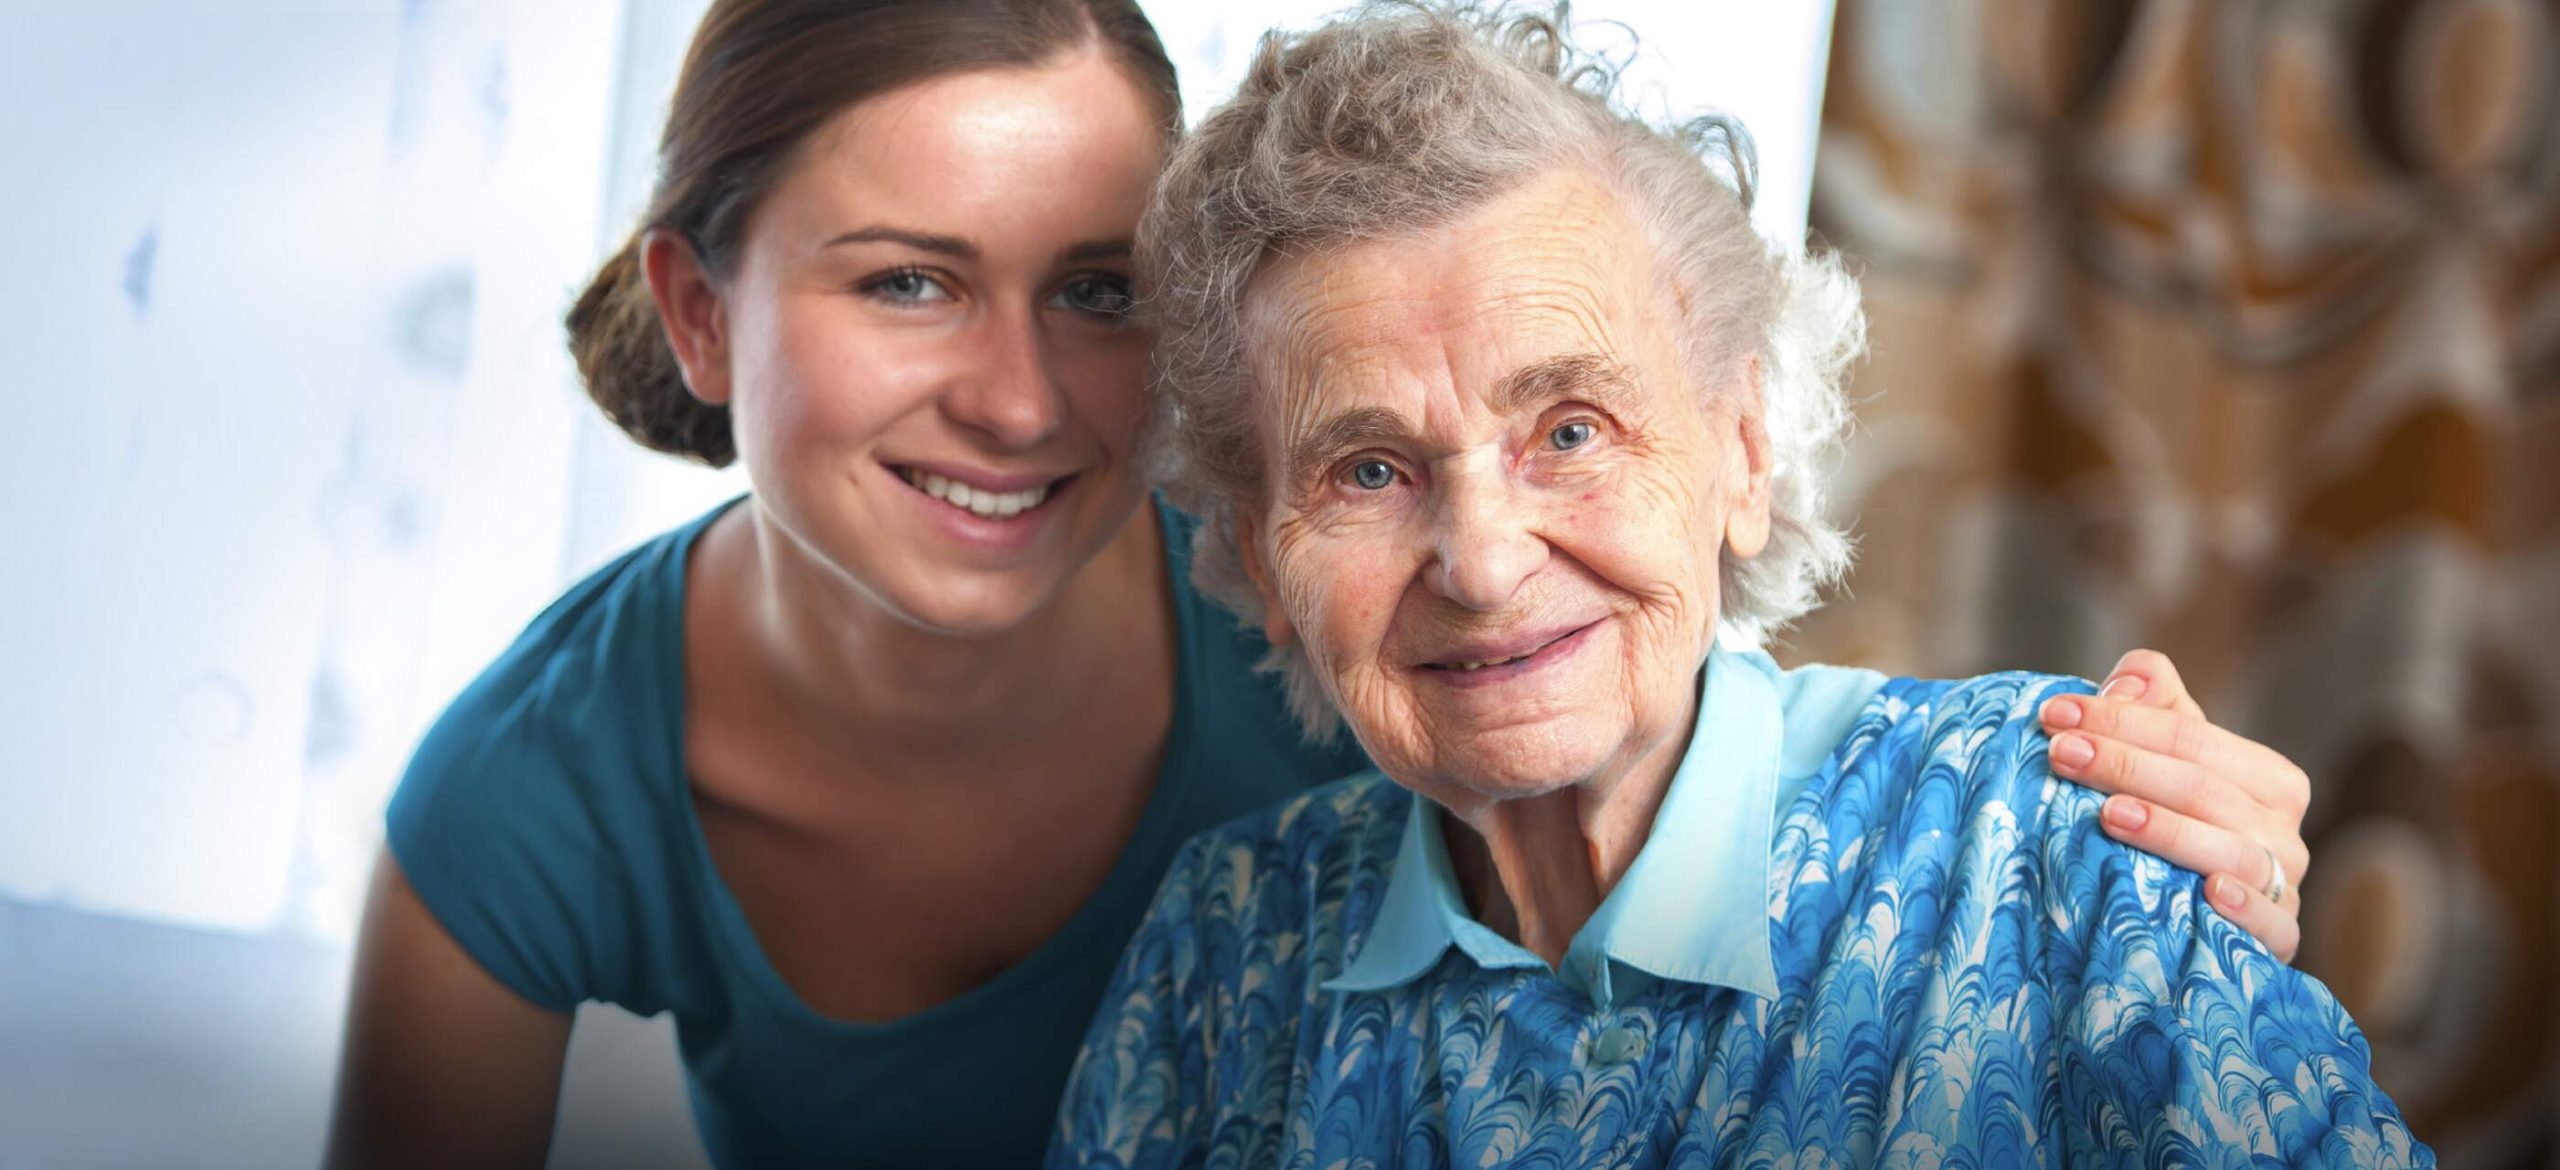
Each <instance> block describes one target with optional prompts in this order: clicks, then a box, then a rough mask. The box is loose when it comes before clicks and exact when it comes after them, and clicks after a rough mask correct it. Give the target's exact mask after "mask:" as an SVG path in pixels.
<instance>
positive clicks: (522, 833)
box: [388, 502, 1367, 1167]
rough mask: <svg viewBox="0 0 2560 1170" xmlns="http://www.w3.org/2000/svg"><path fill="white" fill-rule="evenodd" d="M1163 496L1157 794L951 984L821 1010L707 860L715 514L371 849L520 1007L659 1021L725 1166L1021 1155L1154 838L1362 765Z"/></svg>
mask: <svg viewBox="0 0 2560 1170" xmlns="http://www.w3.org/2000/svg"><path fill="white" fill-rule="evenodd" d="M723 510H725V509H723ZM1157 511H1158V519H1159V522H1160V523H1161V524H1162V525H1163V526H1164V531H1165V547H1166V549H1167V551H1168V554H1169V555H1168V560H1169V562H1170V572H1171V575H1172V585H1173V597H1174V608H1175V612H1176V614H1177V616H1178V621H1179V625H1180V639H1181V641H1180V646H1181V650H1180V657H1179V672H1180V673H1179V678H1178V681H1177V685H1176V688H1175V696H1176V697H1175V701H1174V716H1173V731H1172V737H1171V739H1170V740H1169V741H1168V742H1167V744H1166V748H1165V753H1164V764H1163V767H1162V771H1161V773H1160V774H1159V776H1158V778H1157V781H1156V788H1155V793H1154V795H1153V796H1152V797H1151V798H1150V800H1149V802H1148V805H1147V809H1146V811H1145V813H1144V814H1143V815H1142V817H1141V819H1140V820H1139V823H1138V829H1137V832H1136V834H1135V835H1134V836H1133V837H1132V838H1131V840H1130V842H1129V845H1128V848H1127V849H1126V851H1124V852H1123V853H1122V855H1121V857H1120V859H1119V861H1118V862H1117V863H1116V865H1115V866H1114V867H1113V869H1112V871H1111V873H1110V875H1109V876H1108V877H1107V878H1105V879H1104V880H1103V883H1102V885H1101V887H1100V888H1099V889H1097V890H1095V892H1094V893H1093V896H1092V898H1091V899H1090V900H1089V901H1088V902H1087V903H1086V904H1085V905H1084V907H1083V908H1082V909H1080V910H1079V911H1077V913H1076V914H1075V916H1074V917H1073V918H1071V919H1070V920H1069V921H1068V923H1067V925H1066V926H1065V927H1064V928H1063V929H1061V930H1060V931H1059V932H1058V933H1057V934H1056V935H1055V936H1053V937H1051V938H1050V939H1049V940H1048V942H1046V943H1044V944H1042V945H1041V946H1040V948H1039V949H1037V950H1035V951H1033V952H1032V953H1031V954H1030V955H1029V956H1028V957H1026V958H1024V959H1023V960H1022V961H1021V962H1019V963H1016V964H1014V965H1013V966H1012V967H1011V968H1008V969H1007V970H1005V971H1004V972H1003V973H1001V974H999V975H997V976H996V977H995V978H993V979H991V980H989V981H988V982H986V983H985V984H983V985H981V986H979V987H977V988H975V989H973V990H971V991H969V992H968V993H966V994H964V995H962V996H960V997H959V998H957V999H953V1000H951V1001H949V1002H946V1003H943V1004H940V1005H937V1006H935V1007H932V1008H929V1009H927V1010H925V1011H922V1012H918V1013H916V1014H915V1015H912V1016H908V1017H906V1018H904V1019H900V1020H896V1021H892V1022H889V1023H881V1024H854V1023H846V1022H842V1021H838V1020H835V1019H831V1018H828V1017H825V1016H821V1015H819V1014H818V1013H817V1012H816V1011H815V1010H814V1009H812V1008H811V1007H809V1006H808V1005H807V1004H806V1003H804V1002H802V1001H801V1000H800V998H799V997H798V995H796V994H795V993H794V992H793V991H792V990H791V988H790V986H789V985H788V984H787V983H785V982H784V981H783V979H782V976H781V975H780V973H779V972H777V971H776V970H775V969H774V967H773V965H772V963H771V962H770V961H769V960H768V959H767V958H766V957H765V954H764V951H763V949H762V947H761V946H759V945H758V943H757V941H756V938H755V934H754V932H753V931H752V930H751V929H750V928H749V926H748V924H747V919H746V916H745V914H744V912H743V911H741V910H740V909H739V906H738V903H737V900H736V899H735V898H734V897H733V896H732V895H731V894H730V892H729V889H728V887H727V886H726V885H725V884H723V883H722V881H721V879H720V875H719V874H718V872H717V871H716V870H715V869H714V868H713V866H712V863H711V856H710V852H709V850H708V848H707V846H706V845H705V844H704V839H703V835H702V829H701V826H700V824H699V823H698V821H697V820H696V818H695V815H694V807H693V801H692V798H691V795H690V792H689V785H688V781H687V778H686V775H685V770H684V685H685V680H684V654H683V647H684V630H683V621H684V587H685V580H684V577H685V561H686V556H687V553H688V552H689V551H690V550H691V548H692V547H693V543H694V540H695V539H696V538H697V537H698V536H699V535H700V534H701V533H702V531H703V529H704V528H706V527H708V526H709V524H710V522H711V520H712V519H713V518H714V517H716V516H718V515H719V511H714V512H713V513H711V514H710V515H706V516H704V517H702V518H701V519H699V520H696V521H694V522H692V523H690V524H687V525H685V526H684V527H682V528H679V529H676V530H675V531H672V532H669V533H667V534H665V535H663V536H660V537H658V538H657V539H655V540H652V541H650V542H649V543H647V544H645V545H642V546H641V547H639V548H638V549H635V550H633V551H632V552H631V553H629V554H628V555H626V556H624V557H622V558H621V559H620V560H617V561H615V562H614V563H612V564H610V565H607V566H605V567H604V569H602V570H601V571H599V572H597V573H596V574H595V575H594V576H591V577H589V578H587V579H586V580H585V581H583V582H581V583H579V584H578V585H577V586H576V587H575V588H573V589H571V590H569V592H568V593H567V594H566V595H564V596H562V597H561V598H560V600H559V601H557V602H555V603H553V605H552V606H551V608H549V609H548V610H545V611H544V612H543V614H542V615H541V616H540V617H538V618H536V619H535V620H534V622H533V624H532V626H530V627H529V628H527V629H526V630H525V632H524V634H523V636H522V637H520V638H518V639H517V640H516V643H515V644H514V645H513V646H512V647H510V648H509V649H508V650H507V651H506V653H505V654H503V655H500V656H499V658H498V660H497V661H496V662H494V663H492V664H491V665H490V666H489V668H488V670H487V671H486V672H484V673H482V674H481V676H480V677H479V679H478V680H476V681H474V682H473V683H472V684H471V686H470V687H469V688H468V689H466V690H464V691H463V693H462V694H461V696H460V697H458V698H456V699H455V700H454V702H453V705H452V706H451V707H450V708H449V709H447V710H446V711H445V713H444V715H443V717H442V718H440V719H438V720H437V721H436V725H435V727H434V728H433V729H432V730H430V731H429V732H428V733H427V736H426V739H425V741H424V742H423V743H422V744H421V745H420V746H419V748H418V752H417V755H416V757H415V758H414V759H412V760H411V762H410V764H409V769H408V772H407V774H406V775H405V776H403V777H402V779H401V781H400V787H399V791H398V792H397V793H395V794H394V795H393V797H392V800H391V808H390V814H389V825H388V828H389V843H390V848H391V851H392V854H393V856H394V857H396V858H397V859H398V860H399V863H400V867H401V869H402V871H403V872H404V873H405V874H406V875H407V876H408V879H409V883H410V884H411V885H412V886H413V887H415V888H416V889H417V892H418V896H419V897H420V898H421V899H422V900H424V902H425V903H426V905H427V908H428V909H429V910H430V911H432V912H433V913H434V914H435V916H436V919H437V921H438V922H440V923H442V924H443V925H444V928H445V930H446V931H447V932H448V933H450V934H451V935H452V936H453V937H454V940H455V941H456V942H458V943H460V944H461V945H462V948H463V949H464V950H465V951H467V952H469V953H470V955H471V956H472V957H473V958H474V959H476V960H478V961H479V963H480V965H481V966H482V967H484V968H486V969H487V970H488V972H489V973H490V974H491V975H493V976H495V977H496V978H497V979H498V980H499V981H500V982H502V983H504V984H506V985H507V986H508V987H511V988H513V989H514V990H515V991H516V992H517V993H518V994H520V995H522V996H524V997H525V998H526V999H527V1000H530V1001H532V1002H534V1003H536V1004H540V1005H542V1006H543V1007H546V1008H550V1009H553V1010H556V1011H568V1010H571V1009H573V1008H575V1007H576V1006H577V1005H578V1004H580V1003H582V1002H585V1001H587V1000H601V1001H604V1002H607V1003H613V1004H618V1005H621V1006H622V1007H624V1008H626V1009H628V1010H630V1011H632V1012H635V1013H638V1014H641V1015H651V1014H655V1013H657V1012H662V1011H665V1012H673V1013H674V1014H675V1021H676V1032H677V1036H678V1038H679V1040H680V1042H681V1045H682V1049H683V1053H684V1063H685V1071H686V1081H687V1084H688V1086H689V1088H690V1089H691V1093H692V1097H693V1106H694V1117H695V1120H696V1121H697V1123H698V1124H699V1126H700V1129H701V1133H702V1139H703V1145H704V1147H705V1148H706V1149H707V1150H708V1151H709V1152H710V1154H711V1158H712V1160H713V1161H714V1162H716V1163H718V1164H719V1165H721V1166H723V1167H748V1166H756V1167H763V1166H789V1165H802V1164H809V1165H830V1166H851V1165H866V1166H869V1165H897V1164H910V1165H936V1166H962V1165H987V1166H995V1165H1004V1166H1021V1165H1030V1164H1032V1163H1034V1162H1036V1161H1037V1160H1038V1159H1039V1157H1040V1154H1041V1151H1042V1149H1043V1147H1044V1146H1045V1144H1046V1143H1047V1141H1048V1137H1049V1129H1050V1124H1051V1122H1052V1120H1053V1119H1054V1118H1055V1116H1056V1112H1057V1102H1058V1096H1059V1093H1060V1091H1061V1090H1062V1089H1063V1087H1064V1085H1065V1083H1066V1077H1067V1069H1068V1066H1069V1065H1070V1064H1071V1063H1072V1062H1073V1061H1074V1059H1075V1054H1076V1048H1077V1045H1078V1044H1079V1043H1080V1042H1081V1041H1082V1040H1083V1038H1084V1031H1085V1025H1086V1023H1087V1022H1088V1021H1089V1020H1090V1019H1091V1018H1092V1015H1093V1010H1094V1006H1095V1004H1096V1003H1097V1002H1098V1001H1099V1000H1100V998H1101V996H1102V991H1103V987H1104V985H1105V984H1106V983H1107V982H1108V981H1109V979H1110V976H1111V971H1112V967H1113V965H1114V964H1115V963H1116V962H1117V961H1118V959H1119V957H1120V951H1121V948H1122V946H1123V945H1124V944H1126V943H1127V942H1128V940H1129V936H1130V935H1131V933H1132V932H1134V931H1135V930H1136V928H1137V924H1138V920H1139V918H1140V917H1141V915H1142V914H1143V913H1144V912H1145V910H1146V908H1147V903H1148V900H1149V899H1150V898H1151V897H1152V896H1153V895H1154V893H1155V889H1156V885H1157V883H1158V881H1159V880H1161V879H1162V878H1163V876H1164V872H1165V868H1166V867H1167V865H1169V864H1170V863H1171V861H1172V858H1173V854H1174V850H1175V848H1176V847H1177V846H1179V845H1180V844H1181V843H1182V842H1183V840H1184V839H1185V838H1187V837H1189V836H1191V835H1192V834H1193V833H1194V832H1197V831H1199V830H1201V829H1205V828H1207V827H1209V826H1211V825H1215V824H1218V823H1220V822H1223V821H1227V820H1230V819H1232V818H1234V817H1237V816H1239V815H1242V814H1244V813H1247V812H1251V811H1253V810H1255V809H1257V808H1259V807H1261V806H1263V805H1267V804H1271V803H1273V802H1275V801H1278V800H1280V799H1282V798H1284V797H1288V796H1293V795H1295V794H1297V793H1298V792H1300V791H1302V790H1304V789H1306V788H1308V787H1310V786H1313V785H1315V784H1318V783H1321V782H1323V781H1327V780H1330V779H1333V778H1335V777H1337V776H1341V775H1344V774H1347V773H1350V772H1356V771H1360V770H1363V769H1365V768H1366V767H1367V761H1365V760H1364V759H1362V758H1361V757H1360V755H1359V753H1358V751H1357V749H1356V748H1353V747H1350V746H1348V741H1347V740H1346V741H1345V746H1342V747H1339V748H1333V749H1325V748H1319V747H1315V746H1311V745H1309V744H1307V743H1305V742H1304V741H1303V740H1302V738H1301V737H1300V735H1299V733H1298V730H1297V728H1296V726H1295V725H1294V724H1293V723H1292V722H1291V721H1290V719H1289V716H1288V714H1287V712H1286V711H1285V710H1284V709H1283V707H1282V704H1281V697H1280V692H1279V687H1278V684H1277V682H1276V681H1275V680H1273V679H1271V678H1268V677H1266V676H1261V675H1257V674H1255V673H1253V669H1252V668H1253V665H1254V663H1256V662H1257V661H1259V660H1260V658H1261V656H1262V655H1263V653H1264V650H1265V646H1264V643H1263V642H1262V640H1261V638H1260V637H1259V636H1258V635H1255V634H1253V633H1250V632H1248V631H1245V630H1242V629H1240V628H1239V627H1238V626H1237V624H1236V622H1235V620H1234V619H1233V617H1232V616H1230V615H1229V614H1227V613H1226V612H1225V611H1224V610H1222V609H1220V608H1218V607H1217V606H1216V605H1215V604H1214V603H1212V602H1210V601H1208V600H1207V599H1205V598H1203V597H1201V596H1200V595H1199V594H1198V593H1197V592H1196V591H1194V590H1193V589H1192V587H1191V583H1190V571H1189V570H1190V564H1189V553H1190V539H1189V537H1190V530H1191V526H1192V522H1191V521H1190V520H1189V519H1188V518H1186V517H1184V516H1182V515H1181V514H1180V513H1177V512H1174V511H1173V510H1172V509H1170V508H1169V507H1166V506H1165V505H1163V504H1162V503H1161V502H1159V503H1158V504H1157Z"/></svg>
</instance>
